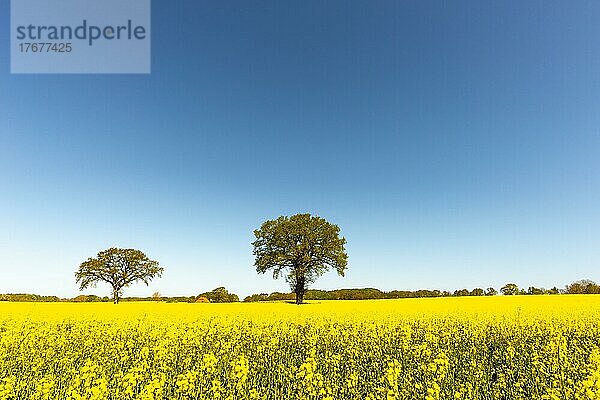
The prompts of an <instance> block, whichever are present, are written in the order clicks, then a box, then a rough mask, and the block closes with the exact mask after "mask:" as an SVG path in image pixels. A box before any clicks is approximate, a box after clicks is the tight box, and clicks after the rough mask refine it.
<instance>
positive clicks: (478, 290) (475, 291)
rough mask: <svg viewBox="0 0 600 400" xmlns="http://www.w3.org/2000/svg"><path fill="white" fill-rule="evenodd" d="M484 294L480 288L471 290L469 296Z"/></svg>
mask: <svg viewBox="0 0 600 400" xmlns="http://www.w3.org/2000/svg"><path fill="white" fill-rule="evenodd" d="M484 294H485V292H484V291H483V289H482V288H475V289H473V290H471V296H483V295H484Z"/></svg>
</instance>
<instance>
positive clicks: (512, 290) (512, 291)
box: [500, 283, 519, 296]
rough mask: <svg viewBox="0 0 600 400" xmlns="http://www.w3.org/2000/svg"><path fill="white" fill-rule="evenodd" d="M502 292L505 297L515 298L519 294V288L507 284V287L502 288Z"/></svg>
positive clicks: (512, 284)
mask: <svg viewBox="0 0 600 400" xmlns="http://www.w3.org/2000/svg"><path fill="white" fill-rule="evenodd" d="M500 291H501V292H502V294H503V295H505V296H514V295H517V294H519V287H518V286H517V285H515V284H514V283H507V284H506V285H504V286H502V288H500Z"/></svg>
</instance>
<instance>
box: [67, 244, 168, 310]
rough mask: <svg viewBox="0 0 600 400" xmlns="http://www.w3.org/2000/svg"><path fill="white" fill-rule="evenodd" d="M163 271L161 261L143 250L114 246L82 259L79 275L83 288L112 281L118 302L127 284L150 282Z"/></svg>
mask: <svg viewBox="0 0 600 400" xmlns="http://www.w3.org/2000/svg"><path fill="white" fill-rule="evenodd" d="M163 271H164V268H163V267H161V266H159V263H158V261H154V260H151V259H149V258H148V257H147V256H146V255H145V254H144V253H142V252H141V251H139V250H135V249H119V248H115V247H111V248H110V249H107V250H103V251H101V252H99V253H98V255H97V256H96V257H95V258H88V259H87V260H86V261H84V262H83V263H81V265H80V266H79V269H78V270H77V272H75V278H76V282H77V283H79V290H83V289H85V288H87V287H95V286H96V284H97V283H98V282H106V283H108V284H109V285H111V287H112V296H113V302H114V303H115V304H117V303H118V302H119V299H120V297H121V294H122V291H123V289H124V288H126V287H128V286H129V285H131V284H133V283H135V282H138V281H141V282H144V283H145V284H146V285H148V284H149V283H150V281H151V280H152V279H153V278H155V277H160V276H161V275H162V273H163Z"/></svg>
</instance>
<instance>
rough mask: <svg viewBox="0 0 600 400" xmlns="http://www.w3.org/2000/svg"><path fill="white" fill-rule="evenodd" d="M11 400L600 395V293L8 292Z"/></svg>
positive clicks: (0, 318)
mask: <svg viewBox="0 0 600 400" xmlns="http://www.w3.org/2000/svg"><path fill="white" fill-rule="evenodd" d="M0 399H2V400H6V399H19V400H20V399H236V400H237V399H277V400H279V399H320V400H326V399H344V400H345V399H361V400H365V399H386V400H388V399H423V400H436V399H528V400H529V399H600V296H567V295H559V296H515V297H501V296H497V297H478V298H473V297H471V298H469V297H461V298H436V299H404V300H379V301H376V300H375V301H332V302H312V303H310V304H307V305H304V306H299V307H298V306H295V305H291V304H286V303H253V304H164V303H122V304H119V305H116V306H115V305H112V304H106V303H100V304H90V303H88V304H73V303H46V304H44V303H2V304H0Z"/></svg>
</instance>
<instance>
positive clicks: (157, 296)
mask: <svg viewBox="0 0 600 400" xmlns="http://www.w3.org/2000/svg"><path fill="white" fill-rule="evenodd" d="M161 297H162V296H161V295H160V292H154V293H152V300H154V301H160V299H161Z"/></svg>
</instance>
